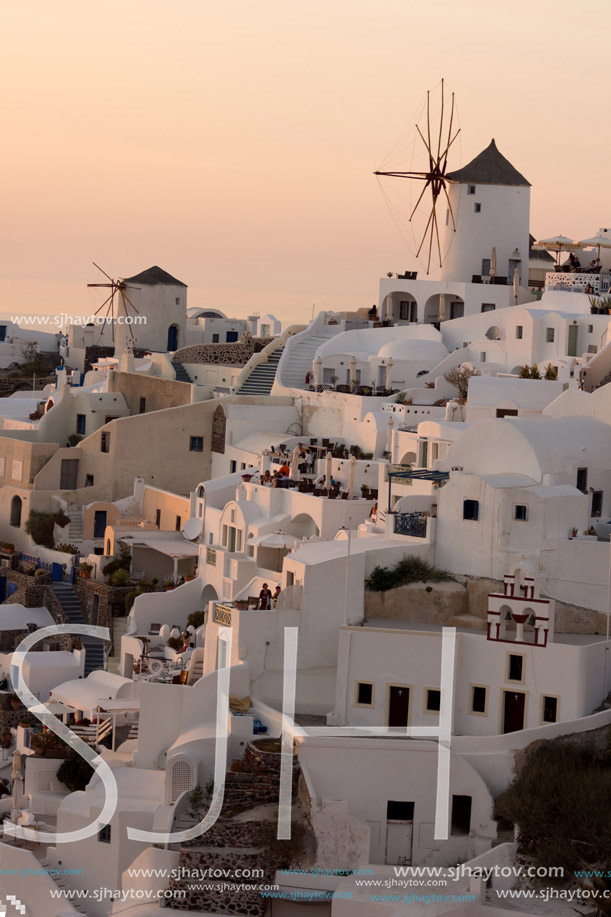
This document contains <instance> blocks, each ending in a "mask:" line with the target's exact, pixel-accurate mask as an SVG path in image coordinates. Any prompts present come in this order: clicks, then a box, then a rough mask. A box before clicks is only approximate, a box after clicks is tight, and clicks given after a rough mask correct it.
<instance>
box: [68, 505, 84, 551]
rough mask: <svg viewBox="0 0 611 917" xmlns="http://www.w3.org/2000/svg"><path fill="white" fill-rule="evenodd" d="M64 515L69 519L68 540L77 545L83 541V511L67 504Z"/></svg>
mask: <svg viewBox="0 0 611 917" xmlns="http://www.w3.org/2000/svg"><path fill="white" fill-rule="evenodd" d="M66 516H68V518H69V519H70V524H69V525H68V542H69V544H73V545H76V546H77V547H78V545H81V544H82V543H83V511H82V510H81V509H76V508H75V507H72V506H69V507H68V508H67V510H66Z"/></svg>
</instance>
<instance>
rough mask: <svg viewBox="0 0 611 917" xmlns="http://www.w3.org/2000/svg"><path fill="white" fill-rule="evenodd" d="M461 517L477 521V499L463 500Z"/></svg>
mask: <svg viewBox="0 0 611 917" xmlns="http://www.w3.org/2000/svg"><path fill="white" fill-rule="evenodd" d="M462 517H463V519H470V520H471V521H472V522H477V520H478V519H479V500H464V501H463V505H462Z"/></svg>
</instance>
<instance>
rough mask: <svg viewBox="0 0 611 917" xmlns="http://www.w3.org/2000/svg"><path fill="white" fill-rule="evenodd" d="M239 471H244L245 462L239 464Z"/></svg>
mask: <svg viewBox="0 0 611 917" xmlns="http://www.w3.org/2000/svg"><path fill="white" fill-rule="evenodd" d="M240 471H246V462H240Z"/></svg>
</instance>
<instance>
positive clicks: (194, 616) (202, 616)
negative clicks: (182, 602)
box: [187, 611, 206, 630]
mask: <svg viewBox="0 0 611 917" xmlns="http://www.w3.org/2000/svg"><path fill="white" fill-rule="evenodd" d="M205 623H206V612H205V611H192V612H191V614H190V615H189V617H188V618H187V627H189V625H192V626H193V627H194V628H195V630H197V628H198V627H201V626H202V624H205Z"/></svg>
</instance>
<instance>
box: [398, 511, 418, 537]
mask: <svg viewBox="0 0 611 917" xmlns="http://www.w3.org/2000/svg"><path fill="white" fill-rule="evenodd" d="M393 526H394V527H393V531H394V533H395V535H411V536H412V538H426V516H419V515H418V514H417V513H396V514H395V517H394V523H393Z"/></svg>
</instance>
